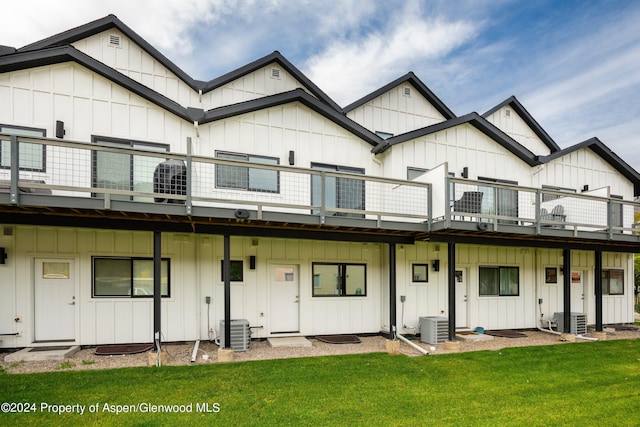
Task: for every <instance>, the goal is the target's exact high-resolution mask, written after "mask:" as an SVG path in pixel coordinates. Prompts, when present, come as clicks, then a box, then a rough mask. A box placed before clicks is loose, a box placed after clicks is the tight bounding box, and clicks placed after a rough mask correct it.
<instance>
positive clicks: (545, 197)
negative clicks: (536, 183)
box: [542, 185, 576, 202]
mask: <svg viewBox="0 0 640 427" xmlns="http://www.w3.org/2000/svg"><path fill="white" fill-rule="evenodd" d="M542 189H543V190H554V191H562V192H564V193H574V194H575V192H576V190H575V189H573V188H565V187H556V186H553V185H543V186H542ZM559 198H560V196H558V195H556V194H547V193H544V192H543V193H542V202H549V201H551V200H556V199H559Z"/></svg>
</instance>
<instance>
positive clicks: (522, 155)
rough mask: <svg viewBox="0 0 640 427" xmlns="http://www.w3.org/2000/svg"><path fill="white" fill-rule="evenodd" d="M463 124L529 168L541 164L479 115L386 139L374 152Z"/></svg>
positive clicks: (475, 114) (461, 117) (531, 154)
mask: <svg viewBox="0 0 640 427" xmlns="http://www.w3.org/2000/svg"><path fill="white" fill-rule="evenodd" d="M463 124H469V125H471V126H473V127H475V128H476V129H478V130H479V131H481V132H482V133H484V134H485V135H487V136H489V137H490V138H491V139H493V140H494V141H496V142H497V143H498V144H500V145H502V146H503V147H504V148H506V149H507V150H508V151H510V152H511V153H512V154H514V155H515V156H516V157H518V158H519V159H520V160H522V161H523V162H525V163H527V164H528V165H529V166H535V165H537V164H539V162H538V160H537V158H536V156H535V155H534V154H533V153H532V152H531V151H529V150H527V149H526V148H525V147H523V146H522V145H520V144H519V143H518V142H517V141H515V140H514V139H513V138H511V137H510V136H509V135H507V134H506V133H504V132H503V131H501V130H500V129H498V128H497V127H496V126H494V125H493V124H492V123H490V122H489V121H487V119H485V118H484V117H482V116H481V115H479V114H478V113H470V114H466V115H464V116H460V117H456V118H453V119H451V120H447V121H445V122H441V123H436V124H435V125H431V126H427V127H424V128H421V129H416V130H414V131H411V132H407V133H403V134H402V135H397V136H393V137H391V138H389V139H386V140H385V141H384V143H383V144H381V145H380V146H378V148H377V149H375V150H374V152H375V153H381V152H383V151H385V150H386V149H387V148H389V147H391V146H393V145H396V144H401V143H403V142H406V141H409V140H411V139H415V138H419V137H421V136H424V135H429V134H432V133H435V132H439V131H441V130H444V129H449V128H452V127H454V126H460V125H463Z"/></svg>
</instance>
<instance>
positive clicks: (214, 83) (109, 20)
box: [18, 15, 340, 110]
mask: <svg viewBox="0 0 640 427" xmlns="http://www.w3.org/2000/svg"><path fill="white" fill-rule="evenodd" d="M110 28H116V29H118V30H119V31H120V32H122V33H123V34H125V35H126V36H127V37H128V38H130V39H131V40H133V41H134V42H135V43H136V44H137V45H139V46H140V47H141V48H142V49H144V50H145V51H146V52H147V53H148V54H149V55H151V56H152V57H154V58H155V59H156V60H157V61H158V62H160V63H161V64H162V65H164V66H165V67H166V68H167V69H169V70H170V71H171V72H172V73H173V74H175V75H176V76H178V78H180V79H181V80H182V81H184V82H185V83H186V84H187V85H189V86H190V87H191V88H192V89H193V90H195V91H200V90H202V92H208V91H211V90H213V89H215V88H217V87H220V86H222V85H224V84H226V83H229V82H231V81H233V80H235V79H238V78H239V77H242V76H244V75H246V74H248V73H251V72H253V71H255V70H257V69H259V68H261V67H264V66H266V65H268V64H269V63H272V62H277V63H278V64H280V65H281V66H282V68H283V69H285V70H286V71H287V72H289V73H290V74H291V75H293V76H294V77H295V78H296V79H297V80H298V81H300V82H301V83H302V84H303V85H304V86H305V87H306V88H307V89H308V90H309V92H310V93H312V94H313V95H314V96H316V97H317V98H318V99H320V100H321V101H323V102H325V103H326V104H327V105H329V106H331V107H332V108H335V109H336V110H340V107H339V106H338V104H336V103H335V102H334V101H333V100H332V99H331V98H330V97H329V96H328V95H327V94H326V93H324V92H323V91H322V90H321V89H320V88H319V87H318V86H316V85H315V84H314V83H313V82H312V81H311V80H309V79H308V78H307V77H306V76H305V75H304V74H303V73H302V72H301V71H300V70H298V69H297V68H296V67H295V66H294V65H293V64H291V63H290V62H289V61H288V60H287V59H286V58H285V57H284V56H282V54H280V52H277V51H276V52H273V53H271V54H269V55H267V56H265V57H263V58H260V59H258V60H256V61H253V62H251V63H250V64H247V65H245V66H243V67H240V68H238V69H236V70H234V71H231V72H229V73H227V74H225V75H223V76H221V77H218V78H215V79H213V80H210V81H208V82H203V81H200V80H195V79H193V78H191V76H189V75H188V74H187V73H185V72H184V71H183V70H182V69H181V68H179V67H178V66H177V65H176V64H174V63H173V62H171V61H170V60H169V59H168V58H167V57H166V56H164V55H163V54H162V53H160V51H158V50H157V49H156V48H154V47H153V46H151V45H150V44H149V43H148V42H147V41H146V40H145V39H143V38H142V37H140V36H139V35H138V34H137V33H136V32H135V31H133V30H132V29H131V28H129V27H128V26H127V25H125V24H124V23H123V22H122V21H120V20H119V19H118V18H117V17H116V16H115V15H107V16H105V17H104V18H100V19H98V20H95V21H92V22H89V23H88V24H84V25H81V26H79V27H76V28H73V29H71V30H68V31H65V32H62V33H60V34H56V35H54V36H51V37H48V38H46V39H43V40H40V41H37V42H35V43H32V44H29V45H27V46H24V47H22V48H20V49H18V52H26V51H35V50H40V49H44V48H48V47H54V46H61V45H67V44H70V43H74V42H76V41H78V40H82V39H84V38H87V37H89V36H92V35H94V34H97V33H101V32H103V31H106V30H108V29H110Z"/></svg>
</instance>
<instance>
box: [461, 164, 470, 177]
mask: <svg viewBox="0 0 640 427" xmlns="http://www.w3.org/2000/svg"><path fill="white" fill-rule="evenodd" d="M462 177H463V178H469V168H468V167H467V166H465V167H463V168H462Z"/></svg>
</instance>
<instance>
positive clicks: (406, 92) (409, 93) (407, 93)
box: [402, 86, 411, 96]
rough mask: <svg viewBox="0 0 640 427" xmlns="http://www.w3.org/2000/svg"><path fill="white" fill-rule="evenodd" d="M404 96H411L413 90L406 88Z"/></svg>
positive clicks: (403, 92)
mask: <svg viewBox="0 0 640 427" xmlns="http://www.w3.org/2000/svg"><path fill="white" fill-rule="evenodd" d="M402 94H403V95H404V96H411V88H410V87H409V86H405V87H404V88H403V89H402Z"/></svg>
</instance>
